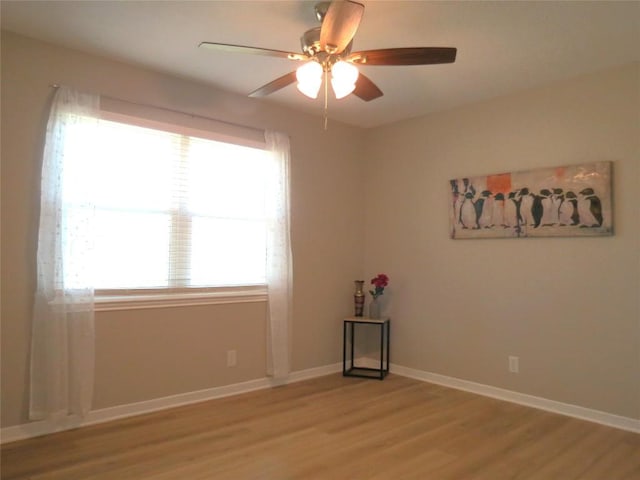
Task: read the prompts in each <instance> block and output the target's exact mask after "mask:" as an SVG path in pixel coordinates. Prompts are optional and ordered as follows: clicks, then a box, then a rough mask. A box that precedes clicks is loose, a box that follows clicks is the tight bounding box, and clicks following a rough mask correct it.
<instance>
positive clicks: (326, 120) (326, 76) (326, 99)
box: [323, 68, 329, 131]
mask: <svg viewBox="0 0 640 480" xmlns="http://www.w3.org/2000/svg"><path fill="white" fill-rule="evenodd" d="M328 82H329V70H327V69H326V68H325V69H324V118H323V120H324V129H325V131H326V130H327V124H328V123H329V118H328V114H329V84H328Z"/></svg>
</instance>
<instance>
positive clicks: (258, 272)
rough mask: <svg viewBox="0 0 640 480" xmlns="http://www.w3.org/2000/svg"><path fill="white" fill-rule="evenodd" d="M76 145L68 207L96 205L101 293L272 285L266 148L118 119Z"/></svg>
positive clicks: (70, 144) (78, 138)
mask: <svg viewBox="0 0 640 480" xmlns="http://www.w3.org/2000/svg"><path fill="white" fill-rule="evenodd" d="M68 136H69V137H68V138H69V141H67V142H65V148H69V151H68V152H65V153H66V157H67V160H66V164H67V166H68V168H69V171H68V172H67V175H66V176H65V178H66V179H67V180H66V184H65V187H64V190H63V191H64V202H65V203H67V204H68V205H70V206H72V207H73V208H74V209H77V210H78V211H81V210H82V209H83V208H86V207H84V205H85V204H87V203H92V204H93V205H94V209H95V214H94V215H93V225H92V228H93V230H94V235H93V239H94V245H93V251H94V255H93V258H94V262H95V265H94V268H93V269H92V270H93V271H94V272H95V276H96V278H95V279H94V283H93V284H94V286H95V288H96V289H105V290H107V289H109V290H110V289H127V290H129V289H158V288H160V289H165V288H171V289H174V288H176V289H177V288H190V287H216V286H239V285H259V284H264V283H265V262H266V227H267V223H266V222H267V221H268V219H267V213H266V212H267V209H266V208H265V206H266V205H267V201H268V200H269V199H268V198H267V192H268V189H269V182H270V181H271V179H272V176H273V172H271V171H270V169H271V168H273V164H272V163H271V162H269V161H267V158H266V156H267V155H268V152H266V151H265V150H264V149H260V148H253V147H248V146H244V145H238V144H233V143H225V142H219V141H214V140H211V139H207V138H201V137H198V136H194V135H189V134H184V133H175V132H171V131H169V129H166V130H163V129H156V128H148V127H143V126H139V125H132V124H127V123H122V122H119V121H118V122H115V121H110V120H101V121H100V122H99V126H98V128H97V129H94V130H91V131H87V130H83V129H82V128H81V127H78V128H76V129H75V130H74V131H70V132H68ZM83 144H91V145H92V146H93V148H92V149H91V151H92V154H91V155H90V156H87V155H86V154H83V152H84V151H86V150H85V149H83V148H82V146H83ZM96 145H99V146H100V148H98V149H96V148H95V146H96ZM70 173H72V174H70ZM88 196H90V197H91V201H90V202H88V201H87V199H88ZM70 258H73V256H70ZM65 270H66V269H65Z"/></svg>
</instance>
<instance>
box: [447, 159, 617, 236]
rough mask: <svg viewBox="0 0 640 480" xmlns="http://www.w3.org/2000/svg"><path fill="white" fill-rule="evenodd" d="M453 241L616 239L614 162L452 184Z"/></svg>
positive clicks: (451, 217)
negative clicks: (572, 237) (567, 238)
mask: <svg viewBox="0 0 640 480" xmlns="http://www.w3.org/2000/svg"><path fill="white" fill-rule="evenodd" d="M450 190H451V198H450V201H449V221H450V228H451V238H454V239H459V238H525V237H560V236H595V235H612V234H613V228H612V209H611V162H596V163H589V164H583V165H568V166H564V167H555V168H542V169H536V170H529V171H524V172H512V173H500V174H496V175H487V176H481V177H466V178H459V179H455V180H451V181H450Z"/></svg>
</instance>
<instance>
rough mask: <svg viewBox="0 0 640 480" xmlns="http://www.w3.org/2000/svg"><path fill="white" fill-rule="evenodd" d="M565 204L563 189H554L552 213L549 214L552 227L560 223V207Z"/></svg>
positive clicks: (552, 193)
mask: <svg viewBox="0 0 640 480" xmlns="http://www.w3.org/2000/svg"><path fill="white" fill-rule="evenodd" d="M562 202H564V195H563V193H562V189H561V188H554V189H553V190H552V192H551V212H549V218H550V221H551V225H557V224H559V223H560V206H561V205H562Z"/></svg>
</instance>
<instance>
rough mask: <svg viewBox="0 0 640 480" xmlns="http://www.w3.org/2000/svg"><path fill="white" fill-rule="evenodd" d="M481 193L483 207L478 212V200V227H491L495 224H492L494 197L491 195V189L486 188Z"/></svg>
mask: <svg viewBox="0 0 640 480" xmlns="http://www.w3.org/2000/svg"><path fill="white" fill-rule="evenodd" d="M481 195H482V197H481V198H480V199H478V202H479V201H480V200H482V207H481V208H480V212H478V203H477V202H476V215H477V217H478V227H480V228H491V227H492V226H493V225H492V224H491V216H492V214H493V203H494V199H493V197H492V196H491V192H490V191H489V190H484V191H483V192H482V193H481Z"/></svg>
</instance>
